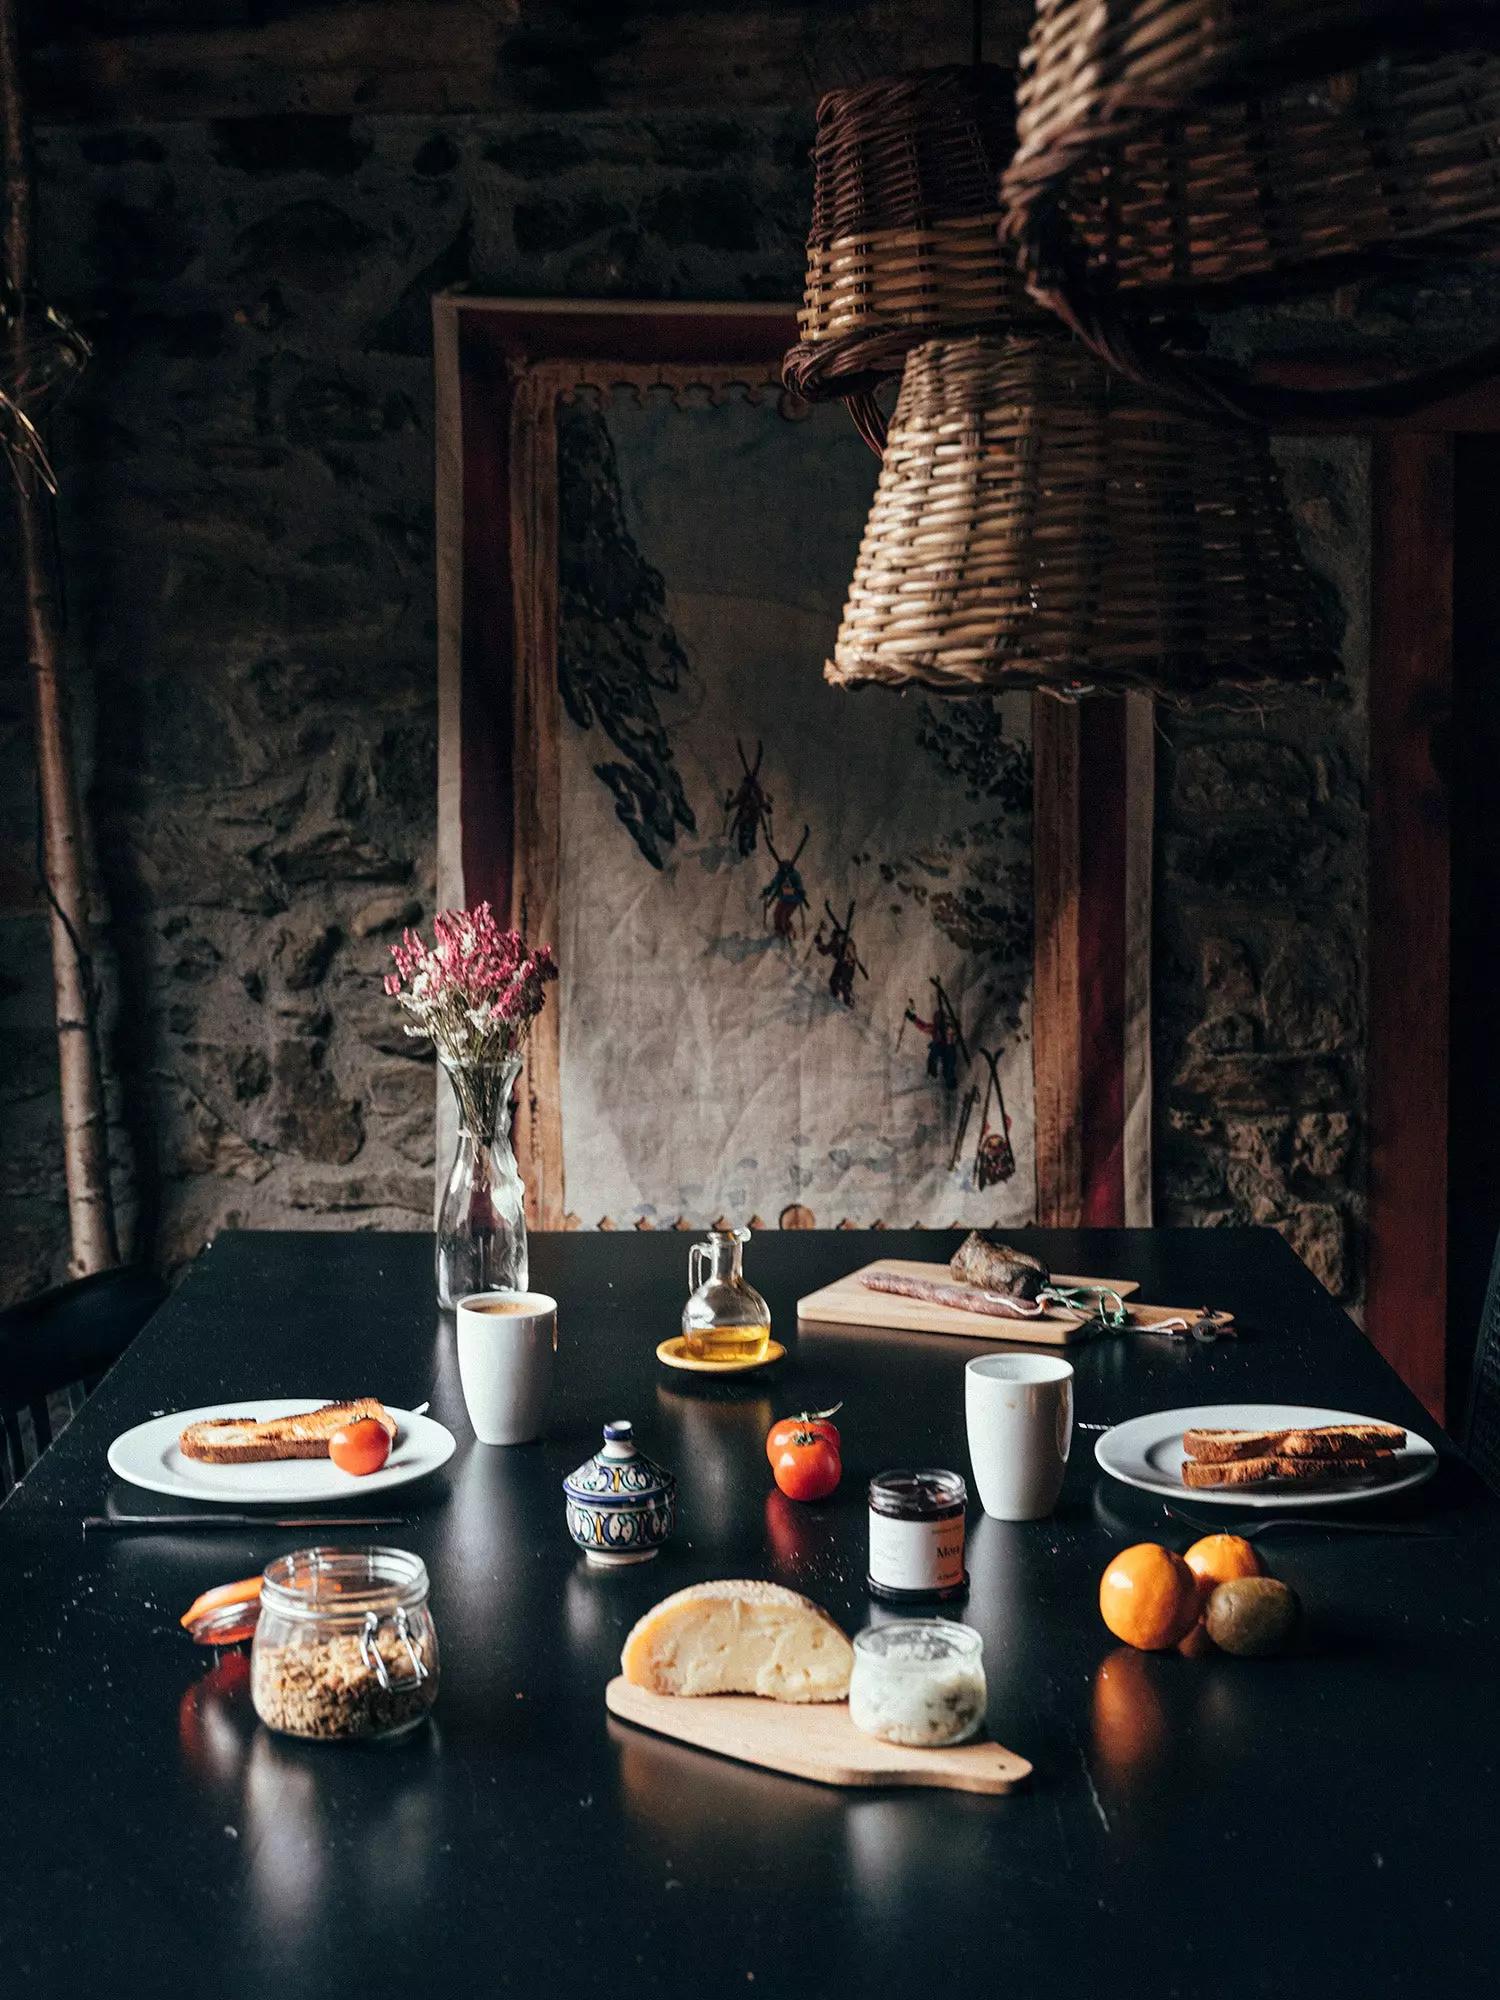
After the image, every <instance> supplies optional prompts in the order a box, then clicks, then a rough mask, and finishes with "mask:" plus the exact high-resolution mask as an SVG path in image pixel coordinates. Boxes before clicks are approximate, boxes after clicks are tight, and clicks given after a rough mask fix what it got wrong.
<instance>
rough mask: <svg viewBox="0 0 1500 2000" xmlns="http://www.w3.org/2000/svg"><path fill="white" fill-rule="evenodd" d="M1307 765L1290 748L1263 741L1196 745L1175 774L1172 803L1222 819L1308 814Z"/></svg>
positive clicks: (1312, 791) (1311, 788)
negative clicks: (1246, 815) (1260, 815)
mask: <svg viewBox="0 0 1500 2000" xmlns="http://www.w3.org/2000/svg"><path fill="white" fill-rule="evenodd" d="M1315 789H1316V787H1315V784H1314V780H1313V776H1312V773H1311V772H1310V771H1309V769H1308V765H1307V760H1306V759H1305V758H1304V757H1303V756H1302V754H1301V753H1300V752H1299V751H1297V750H1294V749H1293V748H1292V747H1291V745H1290V744H1286V743H1274V742H1271V741H1269V740H1268V739H1266V738H1265V737H1246V738H1238V739H1234V740H1231V741H1229V742H1225V743H1198V744H1194V745H1193V746H1192V748H1191V749H1188V750H1185V751H1184V752H1183V753H1182V755H1181V756H1180V757H1179V758H1178V760H1177V768H1176V770H1175V772H1174V773H1173V781H1172V804H1173V806H1174V807H1175V808H1176V809H1177V810H1178V811H1179V812H1184V813H1195V814H1202V815H1204V816H1206V817H1208V818H1210V819H1215V820H1217V819H1222V818H1227V817H1232V816H1237V815H1242V814H1246V813H1269V814H1273V815H1277V816H1280V815H1282V814H1286V813H1293V814H1298V815H1303V814H1306V812H1307V811H1308V809H1309V807H1310V806H1311V804H1312V801H1313V798H1314V795H1315Z"/></svg>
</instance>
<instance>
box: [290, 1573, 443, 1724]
mask: <svg viewBox="0 0 1500 2000" xmlns="http://www.w3.org/2000/svg"><path fill="white" fill-rule="evenodd" d="M427 1590H428V1584H427V1569H426V1566H425V1564H424V1563H423V1562H422V1559H421V1557H420V1556H414V1555H412V1554H410V1553H409V1552H408V1551H407V1550H406V1549H381V1548H367V1549H298V1550H296V1551H295V1552H294V1553H293V1554H291V1555H289V1556H281V1557H279V1558H278V1559H277V1560H276V1561H275V1562H273V1563H272V1564H270V1566H269V1567H268V1568H267V1570H266V1572H265V1579H264V1582H263V1585H262V1588H261V1596H260V1618H259V1621H258V1622H257V1624H256V1627H255V1642H254V1644H253V1645H252V1647H251V1649H250V1694H251V1699H252V1700H253V1701H254V1703H255V1712H256V1714H257V1715H258V1716H259V1717H260V1719H261V1721H262V1722H264V1723H265V1724H266V1726H267V1727H268V1728H270V1729H278V1730H280V1731H282V1733H283V1734H284V1735H287V1736H311V1737H320V1738H325V1739H337V1738H342V1737H355V1736H358V1737H365V1738H369V1737H375V1736H395V1735H398V1734H399V1733H400V1732H401V1731H403V1730H406V1729H412V1728H415V1726H416V1725H417V1723H419V1722H420V1721H422V1719H423V1718H424V1716H425V1715H426V1714H427V1712H428V1710H429V1709H430V1708H431V1707H432V1704H433V1703H434V1702H435V1701H436V1700H437V1691H438V1643H437V1632H436V1630H435V1628H434V1626H433V1622H432V1613H431V1612H430V1611H429V1610H428V1608H427Z"/></svg>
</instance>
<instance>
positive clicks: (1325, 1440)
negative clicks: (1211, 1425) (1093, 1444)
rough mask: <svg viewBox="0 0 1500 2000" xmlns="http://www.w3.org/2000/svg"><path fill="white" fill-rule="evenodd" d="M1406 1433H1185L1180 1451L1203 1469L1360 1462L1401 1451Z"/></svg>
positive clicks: (1365, 1428)
mask: <svg viewBox="0 0 1500 2000" xmlns="http://www.w3.org/2000/svg"><path fill="white" fill-rule="evenodd" d="M1405 1443H1406V1432H1405V1431H1404V1430H1401V1429H1400V1428H1399V1427H1398V1426H1397V1425H1395V1424H1318V1425H1316V1426H1314V1427H1311V1428H1308V1429H1305V1430H1285V1431H1188V1432H1187V1434H1186V1435H1185V1436H1184V1438H1183V1440H1182V1448H1183V1450H1184V1451H1185V1452H1186V1453H1187V1455H1188V1457H1189V1458H1196V1459H1199V1460H1201V1461H1202V1463H1203V1464H1205V1465H1223V1464H1226V1463H1227V1462H1228V1461H1230V1460H1232V1459H1237V1458H1268V1457H1271V1456H1272V1455H1273V1454H1274V1455H1276V1456H1279V1457H1281V1458H1360V1457H1363V1455H1364V1454H1365V1453H1366V1452H1370V1451H1400V1449H1401V1448H1402V1446H1403V1445H1404V1444H1405Z"/></svg>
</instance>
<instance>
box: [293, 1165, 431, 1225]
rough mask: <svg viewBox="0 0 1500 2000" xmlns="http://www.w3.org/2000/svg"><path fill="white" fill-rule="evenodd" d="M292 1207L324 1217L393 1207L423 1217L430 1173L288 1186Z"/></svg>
mask: <svg viewBox="0 0 1500 2000" xmlns="http://www.w3.org/2000/svg"><path fill="white" fill-rule="evenodd" d="M289 1198H290V1200H291V1204H292V1207H293V1208H307V1209H315V1210H317V1211H318V1212H319V1213H320V1214H324V1215H338V1214H344V1215H348V1214H351V1213H353V1212H355V1211H357V1210H360V1209H372V1208H395V1209H403V1210H405V1211H406V1212H407V1213H409V1214H412V1215H419V1216H422V1217H424V1218H426V1217H430V1216H431V1214H432V1176H431V1175H430V1174H418V1173H402V1172H389V1173H381V1174H345V1175H339V1176H331V1175H330V1176H327V1177H325V1178H323V1179H318V1180H314V1179H312V1178H310V1177H303V1178H302V1179H299V1180H294V1181H293V1182H292V1184H291V1188H290V1194H289Z"/></svg>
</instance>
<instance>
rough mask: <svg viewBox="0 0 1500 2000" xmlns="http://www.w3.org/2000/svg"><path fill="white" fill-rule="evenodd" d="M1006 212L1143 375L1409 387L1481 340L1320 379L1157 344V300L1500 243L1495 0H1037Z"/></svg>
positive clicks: (1291, 403)
mask: <svg viewBox="0 0 1500 2000" xmlns="http://www.w3.org/2000/svg"><path fill="white" fill-rule="evenodd" d="M1017 132H1018V143H1017V149H1016V153H1015V156H1014V159H1013V160H1012V162H1011V164H1010V166H1009V168H1008V170H1007V172H1006V174H1005V177H1004V190H1003V191H1004V198H1005V201H1006V205H1007V211H1008V214H1007V224H1006V228H1007V233H1008V235H1009V236H1010V238H1011V239H1012V240H1013V242H1014V243H1015V245H1016V247H1017V251H1018V255H1019V261H1020V267H1021V270H1022V274H1023V275H1024V276H1025V278H1026V280H1027V282H1028V284H1029V286H1030V289H1031V291H1032V294H1033V296H1034V297H1036V298H1037V299H1038V300H1040V301H1042V302H1043V303H1044V304H1046V305H1048V306H1049V307H1051V308H1052V310H1053V311H1055V312H1057V313H1059V314H1061V316H1062V317H1063V318H1064V319H1065V320H1066V321H1067V322H1068V323H1069V324H1070V325H1072V326H1073V327H1074V328H1075V329H1076V330H1077V331H1078V332H1079V333H1081V334H1082V335H1083V337H1084V338H1085V339H1086V340H1087V341H1088V342H1089V343H1090V345H1091V346H1093V347H1094V349H1095V350H1096V351H1097V352H1098V353H1099V354H1101V355H1103V356H1104V357H1105V358H1106V359H1108V360H1110V361H1111V362H1113V363H1114V365H1116V366H1117V367H1121V368H1123V369H1125V370H1126V371H1127V372H1129V373H1131V374H1133V375H1135V376H1136V378H1137V379H1138V380H1143V381H1152V382H1155V383H1156V384H1158V385H1159V386H1163V387H1167V388H1169V389H1171V390H1172V391H1173V393H1177V394H1181V395H1183V396H1184V397H1186V398H1192V399H1195V400H1196V401H1197V402H1198V403H1199V404H1200V406H1202V407H1204V408H1212V407H1218V408H1220V409H1221V410H1229V411H1232V412H1234V413H1237V414H1240V415H1243V416H1248V417H1250V418H1252V419H1254V420H1261V421H1265V420H1274V419H1275V418H1276V417H1278V416H1282V415H1292V414H1299V415H1300V414H1305V413H1309V412H1311V411H1313V410H1315V409H1316V410H1321V411H1323V412H1324V413H1332V412H1333V411H1334V410H1337V411H1339V412H1341V413H1343V414H1347V415H1349V416H1351V417H1355V416H1361V415H1377V414H1381V413H1395V412H1397V411H1399V410H1401V409H1403V408H1413V407H1418V406H1419V405H1420V404H1421V402H1423V401H1425V400H1428V399H1430V398H1431V397H1432V396H1433V395H1436V394H1438V393H1443V392H1446V391H1449V390H1451V389H1455V388H1458V387H1460V386H1462V384H1463V383H1464V382H1465V381H1468V380H1472V379H1475V378H1476V377H1477V376H1478V375H1480V374H1482V373H1488V372H1490V371H1491V370H1492V368H1493V367H1494V366H1495V364H1496V361H1497V360H1500V349H1497V348H1491V347H1488V346H1487V347H1486V348H1485V349H1484V350H1483V351H1482V353H1480V354H1476V355H1471V356H1467V357H1464V358H1463V359H1461V360H1458V361H1450V362H1447V363H1445V364H1443V365H1442V366H1441V367H1433V368H1429V369H1428V370H1427V371H1426V372H1425V373H1424V374H1423V375H1422V376H1420V377H1410V378H1403V381H1402V382H1401V383H1399V384H1389V385H1385V386H1383V387H1381V388H1377V389H1368V388H1364V387H1361V388H1359V389H1356V388H1355V387H1354V386H1353V385H1352V384H1351V386H1350V387H1349V388H1348V389H1347V390H1346V391H1344V392H1343V394H1342V397H1341V399H1340V400H1338V401H1337V402H1333V401H1331V399H1330V398H1329V397H1328V396H1320V397H1318V398H1316V399H1313V398H1308V397H1298V396H1291V395H1289V394H1285V393H1277V392H1273V391H1260V390H1256V389H1252V388H1251V386H1250V385H1249V383H1248V382H1247V381H1245V380H1243V379H1241V378H1238V377H1236V376H1235V375H1233V374H1232V373H1231V372H1230V371H1228V370H1227V369H1226V368H1223V367H1222V366H1221V365H1217V364H1214V363H1211V362H1207V361H1196V360H1193V359H1192V358H1190V357H1184V356H1182V355H1181V354H1178V353H1171V352H1169V351H1168V349H1167V346H1166V341H1165V338H1164V337H1163V335H1162V334H1161V333H1160V331H1156V332H1153V331H1152V330H1150V327H1149V324H1148V322H1149V321H1150V319H1151V316H1152V315H1156V316H1158V317H1160V316H1163V315H1166V316H1170V315H1173V314H1179V315H1180V314H1181V313H1183V312H1184V311H1187V312H1192V311H1196V310H1198V309H1202V308H1218V307H1225V306H1232V305H1241V304H1245V303H1249V302H1252V301H1255V300H1261V299H1274V298H1278V297H1287V296H1290V295H1293V294H1299V293H1304V294H1305V293H1308V292H1312V291H1317V290H1320V289H1328V288H1332V287H1335V286H1338V285H1341V284H1345V283H1348V282H1351V281H1355V280H1360V279H1366V278H1372V277H1380V276H1389V275H1390V274H1391V273H1392V272H1394V271H1399V270H1401V269H1402V268H1410V264H1411V260H1412V259H1413V258H1414V257H1416V256H1433V255H1450V256H1451V255H1460V256H1471V255H1475V254H1482V253H1485V252H1495V251H1500V6H1497V5H1496V4H1494V0H1488V4H1478V0H1038V7H1037V14H1036V20H1035V24H1034V26H1033V29H1032V34H1031V40H1030V43H1029V45H1028V47H1027V49H1026V52H1025V54H1024V56H1023V58H1022V69H1021V75H1020V79H1019V83H1018V95H1017Z"/></svg>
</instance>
